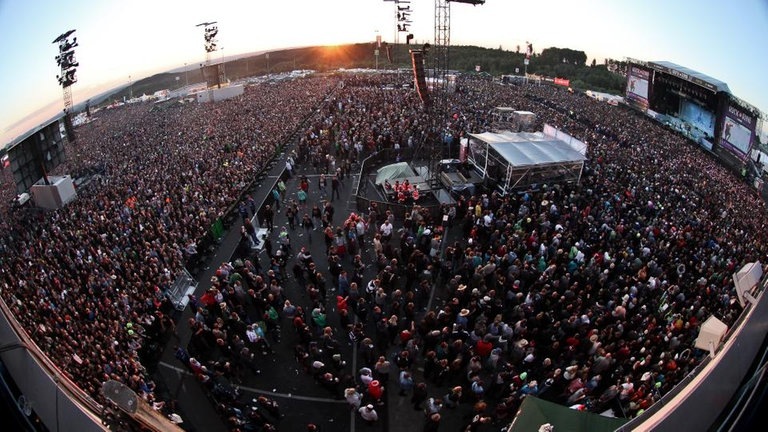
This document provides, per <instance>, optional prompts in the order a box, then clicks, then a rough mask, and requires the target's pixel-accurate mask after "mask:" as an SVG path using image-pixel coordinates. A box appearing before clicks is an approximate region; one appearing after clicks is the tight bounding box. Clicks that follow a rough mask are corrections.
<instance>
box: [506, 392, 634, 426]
mask: <svg viewBox="0 0 768 432" xmlns="http://www.w3.org/2000/svg"><path fill="white" fill-rule="evenodd" d="M627 421H629V420H628V419H620V418H613V417H604V416H601V415H598V414H593V413H590V412H584V411H577V410H573V409H570V408H568V407H566V406H563V405H558V404H556V403H552V402H547V401H545V400H542V399H538V398H535V397H533V396H526V398H525V399H523V403H522V404H521V405H520V410H518V412H517V415H516V416H515V419H514V420H513V421H512V424H510V425H509V429H507V432H537V431H538V430H539V428H540V427H541V426H542V425H544V424H546V423H549V424H551V425H552V426H554V431H555V432H613V431H615V430H616V429H618V428H620V427H621V426H622V425H624V423H626V422H627Z"/></svg>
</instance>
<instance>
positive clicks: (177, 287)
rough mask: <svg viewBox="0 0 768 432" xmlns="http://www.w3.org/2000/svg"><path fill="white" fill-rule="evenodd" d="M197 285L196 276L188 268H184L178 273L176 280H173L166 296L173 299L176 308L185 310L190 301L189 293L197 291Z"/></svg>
mask: <svg viewBox="0 0 768 432" xmlns="http://www.w3.org/2000/svg"><path fill="white" fill-rule="evenodd" d="M197 285H198V283H197V281H196V280H195V278H193V277H192V275H191V274H190V273H189V272H188V271H187V270H186V269H183V270H181V271H179V273H178V274H177V275H176V280H174V281H173V284H172V285H171V287H170V288H169V289H168V292H167V293H166V296H168V299H169V300H171V303H173V306H174V307H175V308H176V310H178V311H183V310H184V309H185V308H186V307H187V303H189V294H193V293H194V292H195V289H197Z"/></svg>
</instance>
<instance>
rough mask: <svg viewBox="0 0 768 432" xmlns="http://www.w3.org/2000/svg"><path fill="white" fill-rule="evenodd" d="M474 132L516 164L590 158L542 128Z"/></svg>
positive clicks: (546, 163)
mask: <svg viewBox="0 0 768 432" xmlns="http://www.w3.org/2000/svg"><path fill="white" fill-rule="evenodd" d="M470 136H472V137H473V138H476V139H479V140H481V141H483V142H486V143H488V145H489V146H490V147H491V148H492V149H494V150H496V151H497V152H498V153H499V154H500V155H501V156H502V157H503V158H504V159H506V160H507V161H508V162H509V163H510V164H511V165H513V166H532V165H548V164H555V163H563V162H583V161H584V160H586V159H587V158H586V157H585V156H584V155H582V154H581V153H579V152H578V151H577V150H575V149H574V148H572V147H571V146H570V145H568V143H566V142H565V141H561V140H559V139H556V138H552V137H549V136H546V135H544V134H543V133H541V132H536V133H531V132H517V133H514V132H509V131H504V132H501V133H493V132H484V133H481V134H470Z"/></svg>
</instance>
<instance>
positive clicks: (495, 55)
mask: <svg viewBox="0 0 768 432" xmlns="http://www.w3.org/2000/svg"><path fill="white" fill-rule="evenodd" d="M410 48H414V47H413V46H407V45H402V44H401V45H386V44H385V45H383V46H382V47H381V48H380V49H379V50H378V51H379V56H378V62H377V58H376V57H375V56H374V53H375V51H376V46H375V44H372V43H365V44H362V43H361V44H348V45H336V46H315V47H305V48H293V49H285V50H279V51H271V52H269V53H265V54H259V55H253V56H243V57H241V58H239V59H237V60H229V61H226V62H225V66H224V67H225V69H226V76H227V78H228V79H229V80H237V79H241V78H246V77H250V76H258V75H265V74H268V73H275V72H287V71H291V70H297V69H312V70H316V71H320V72H325V71H331V70H336V69H340V68H345V69H352V68H371V69H372V68H375V67H376V66H378V68H379V69H397V68H411V63H410V55H409V51H408V50H409V49H410ZM416 48H424V47H421V46H419V47H416ZM430 54H431V53H430V51H429V50H427V53H426V57H425V61H426V67H427V68H429V67H430V65H431V64H432V61H433V59H432V57H430ZM524 59H525V54H524V53H523V52H521V51H520V47H516V49H515V50H513V51H509V50H504V49H502V48H501V47H499V48H497V49H492V48H482V47H478V46H452V47H450V50H449V65H450V66H449V67H450V69H451V70H455V71H458V72H466V73H475V71H476V66H480V70H481V71H482V72H484V73H488V74H491V75H493V76H500V75H512V74H522V73H523V71H525V66H524V64H523V61H524ZM610 66H612V64H609V63H608V62H604V63H601V64H598V63H597V62H596V61H595V60H594V59H592V60H591V62H590V61H588V58H587V54H586V53H584V52H583V51H575V50H571V49H568V48H555V47H552V48H545V49H544V50H542V51H541V52H540V53H535V54H534V55H533V57H532V58H531V59H530V62H529V65H528V68H527V71H528V73H534V74H539V75H544V76H548V77H553V78H554V77H557V78H566V79H569V80H570V82H571V87H573V88H576V89H579V90H595V91H602V92H607V93H613V94H623V93H624V86H625V83H626V78H625V77H624V76H622V75H621V74H619V73H614V72H611V70H616V68H613V67H610ZM609 69H610V70H609ZM201 81H203V79H202V73H201V70H200V69H198V68H195V69H190V70H188V71H187V72H186V73H185V72H174V73H161V74H157V75H154V76H151V77H148V78H145V79H143V80H138V81H136V82H134V83H133V84H132V88H131V89H128V88H124V89H121V90H120V91H118V92H116V93H114V94H112V95H110V96H109V97H108V98H107V99H108V101H114V100H122V98H123V96H126V97H129V92H131V93H132V94H133V95H135V96H137V95H142V94H152V93H154V92H155V91H157V90H162V89H173V88H178V87H181V86H182V85H184V84H185V83H193V82H201Z"/></svg>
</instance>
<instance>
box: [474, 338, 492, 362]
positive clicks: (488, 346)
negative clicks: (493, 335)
mask: <svg viewBox="0 0 768 432" xmlns="http://www.w3.org/2000/svg"><path fill="white" fill-rule="evenodd" d="M488 339H489V338H488V337H484V338H482V339H480V340H479V341H477V344H475V354H477V355H479V356H480V357H481V358H483V359H487V358H488V356H489V355H491V351H492V350H493V343H491V342H490V341H489V340H488Z"/></svg>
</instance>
